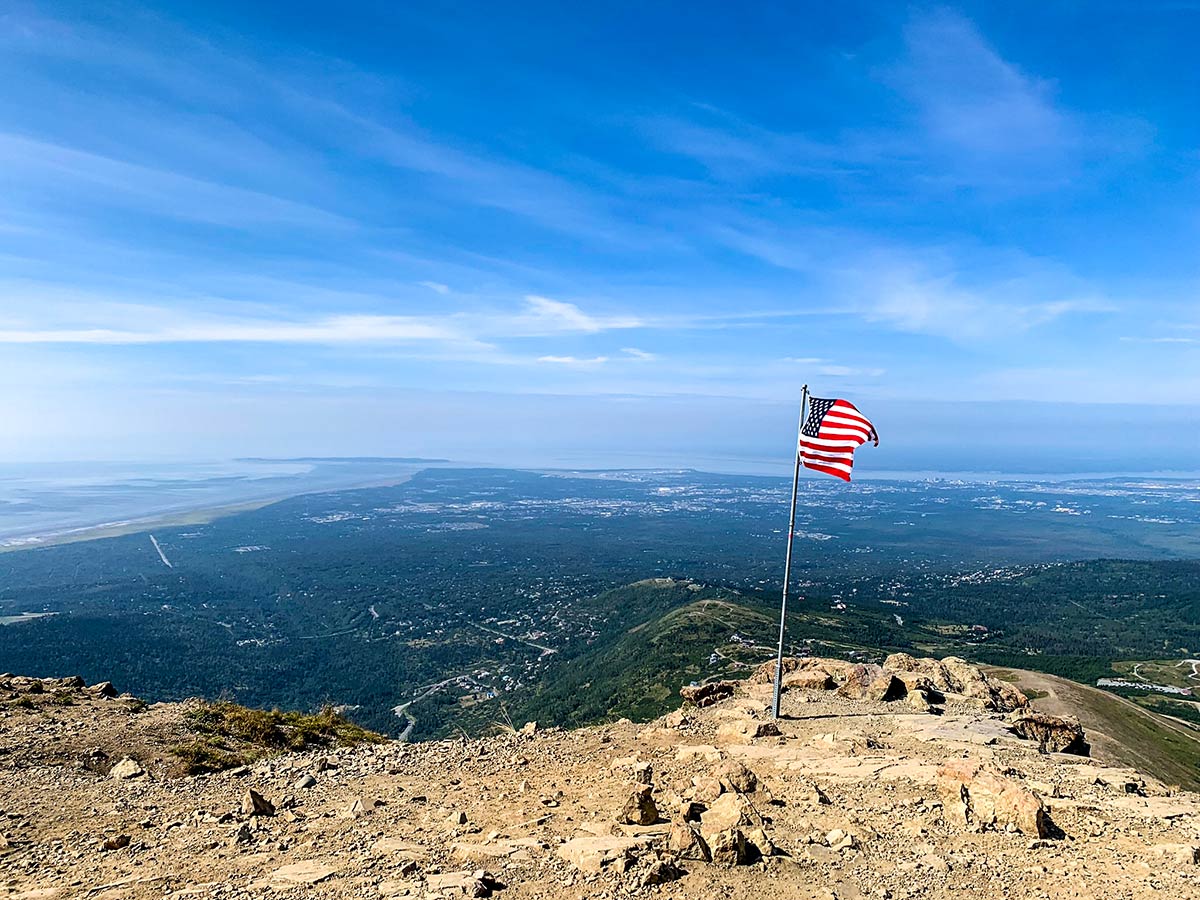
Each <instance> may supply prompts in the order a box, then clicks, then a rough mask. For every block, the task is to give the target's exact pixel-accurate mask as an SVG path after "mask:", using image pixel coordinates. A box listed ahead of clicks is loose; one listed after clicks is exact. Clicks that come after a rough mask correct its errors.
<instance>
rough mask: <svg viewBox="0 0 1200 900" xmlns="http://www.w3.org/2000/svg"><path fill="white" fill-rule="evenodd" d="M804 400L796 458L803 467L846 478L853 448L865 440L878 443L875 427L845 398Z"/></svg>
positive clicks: (848, 478)
mask: <svg viewBox="0 0 1200 900" xmlns="http://www.w3.org/2000/svg"><path fill="white" fill-rule="evenodd" d="M808 403H809V406H808V418H807V419H806V420H805V422H804V427H803V428H801V429H800V448H799V452H800V461H801V462H802V463H804V467H805V468H806V469H815V470H816V471H818V472H824V473H825V474H826V475H832V476H833V477H834V478H841V479H842V480H843V481H849V480H850V470H851V469H852V468H853V467H854V451H855V450H857V449H858V448H859V447H861V446H862V445H863V444H865V443H866V442H867V441H874V442H875V446H876V447H878V446H879V435H878V434H876V433H875V426H874V425H872V424H871V422H870V420H869V419H868V418H867V417H866V416H864V415H863V414H862V413H860V412H859V411H858V409H857V408H855V406H854V404H853V403H851V402H850V401H849V400H822V399H820V398H818V397H810V398H809V401H808Z"/></svg>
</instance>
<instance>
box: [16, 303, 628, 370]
mask: <svg viewBox="0 0 1200 900" xmlns="http://www.w3.org/2000/svg"><path fill="white" fill-rule="evenodd" d="M106 309H107V311H108V314H107V318H109V319H111V320H114V321H112V322H97V321H96V319H97V317H98V316H97V313H96V312H95V311H94V310H93V311H91V312H90V313H88V314H87V318H88V319H90V320H91V321H90V322H89V323H88V324H87V325H79V324H64V323H62V322H61V321H59V322H57V323H56V324H55V325H54V326H52V327H51V326H37V325H26V326H24V327H12V324H11V322H10V323H9V327H0V344H170V343H189V344H193V343H272V344H355V343H368V344H377V343H382V342H410V343H411V342H431V341H440V342H458V343H471V342H474V343H482V341H484V340H485V339H492V338H504V337H549V336H554V335H569V334H583V335H595V334H600V333H601V332H605V331H611V330H614V329H617V330H629V329H635V328H642V327H646V325H647V324H648V323H647V322H646V321H644V320H642V319H640V318H637V317H634V316H608V315H593V314H589V313H587V312H584V311H583V310H582V309H581V308H580V307H579V306H578V305H577V304H574V303H570V302H568V301H565V300H553V299H551V298H549V297H541V296H532V295H531V296H528V297H526V298H525V300H524V303H523V305H522V306H521V307H519V308H518V309H516V310H508V311H501V310H490V311H481V312H475V313H465V312H455V313H449V314H445V315H441V316H387V315H367V314H352V315H326V316H315V317H312V318H309V319H306V320H296V319H288V318H284V317H283V316H280V317H279V318H275V319H271V318H261V317H260V318H243V317H237V316H226V317H224V318H219V317H214V316H204V317H199V316H188V315H186V314H182V313H180V312H178V311H177V310H173V309H172V308H170V307H163V306H157V307H156V306H152V305H146V306H133V305H128V304H110V305H108V306H107V307H106ZM68 312H69V311H68ZM76 313H77V314H78V315H82V314H81V313H79V312H78V305H77V306H76ZM64 314H65V313H62V312H60V313H59V314H58V318H59V319H60V320H61V318H62V317H63V315H64ZM104 317H105V316H104V314H103V313H101V314H100V315H99V318H104ZM4 321H5V320H4V319H3V318H0V326H2V325H3V324H4ZM146 321H151V322H153V323H154V324H153V325H152V326H150V327H145V326H144V325H141V324H139V323H142V322H146ZM628 353H629V355H630V356H637V357H639V358H643V359H648V358H651V355H650V354H645V353H643V352H642V351H636V350H630V351H628Z"/></svg>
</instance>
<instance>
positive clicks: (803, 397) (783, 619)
mask: <svg viewBox="0 0 1200 900" xmlns="http://www.w3.org/2000/svg"><path fill="white" fill-rule="evenodd" d="M807 406H808V385H807V384H806V385H804V388H803V389H802V390H801V392H800V424H799V425H798V426H796V445H795V447H794V449H793V454H794V455H795V457H796V463H795V470H794V471H793V473H792V511H791V514H790V515H789V516H788V535H787V556H786V557H785V558H784V563H783V601H782V602H781V603H780V605H779V653H778V655H777V656H776V657H775V701H774V703H773V704H772V706H771V710H772V713H771V714H772V715H773V716H774V717H775V718H776V719H778V718H779V700H780V696H781V695H782V694H783V636H784V631H785V630H786V623H787V602H788V587H789V586H790V585H791V583H792V543H793V541H794V540H795V537H796V495H797V494H798V493H799V491H800V433H801V430H802V429H803V428H804V413H805V409H806V407H807Z"/></svg>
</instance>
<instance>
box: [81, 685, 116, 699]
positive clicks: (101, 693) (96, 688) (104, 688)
mask: <svg viewBox="0 0 1200 900" xmlns="http://www.w3.org/2000/svg"><path fill="white" fill-rule="evenodd" d="M87 692H88V693H89V694H91V695H92V696H93V697H104V698H105V699H112V698H113V697H115V696H117V689H116V688H115V687H113V683H112V682H111V681H100V682H97V683H96V684H93V685H92V686H91V687H89V688H87Z"/></svg>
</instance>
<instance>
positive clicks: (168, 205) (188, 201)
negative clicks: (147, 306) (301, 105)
mask: <svg viewBox="0 0 1200 900" xmlns="http://www.w3.org/2000/svg"><path fill="white" fill-rule="evenodd" d="M0 168H3V170H4V172H5V178H6V183H7V190H8V197H9V199H8V204H6V205H11V204H13V203H15V202H16V200H17V198H18V197H19V196H20V195H22V194H26V193H27V192H28V191H29V189H30V188H31V187H32V188H33V189H35V190H37V191H38V192H39V195H40V199H41V201H42V202H43V203H44V204H45V205H47V206H50V207H54V206H55V205H58V206H60V208H61V209H62V210H63V211H66V210H68V209H70V208H72V207H77V206H78V205H79V204H81V203H90V204H95V205H96V206H99V207H108V208H114V207H115V208H126V209H130V208H133V209H137V210H139V211H141V212H144V213H148V214H150V215H154V216H159V217H162V218H166V219H183V220H190V221H195V222H204V223H209V224H214V225H224V226H231V227H240V228H251V227H254V228H257V227H262V226H264V225H275V226H279V225H285V226H292V227H306V228H323V229H328V228H331V227H336V228H345V227H348V226H350V225H351V224H352V223H351V222H350V221H349V220H347V219H346V218H344V217H342V216H340V215H338V214H336V213H333V212H330V211H327V210H323V209H318V208H316V207H313V206H310V205H307V204H304V203H298V202H296V201H294V200H290V199H287V198H285V197H279V196H274V195H271V194H266V193H263V192H261V191H253V190H246V189H244V188H239V187H234V186H231V185H228V184H221V183H218V182H212V181H206V180H202V179H198V178H192V177H190V176H187V175H182V174H180V173H178V172H174V171H168V170H163V169H157V168H152V167H149V166H144V165H135V164H132V163H128V162H124V161H122V160H118V159H113V158H110V157H107V156H101V155H98V154H94V153H86V152H83V151H80V150H75V149H72V148H69V147H63V146H60V145H57V144H52V143H48V142H45V141H39V140H34V139H31V138H27V137H23V136H21V135H16V134H11V133H9V134H4V133H0Z"/></svg>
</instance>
